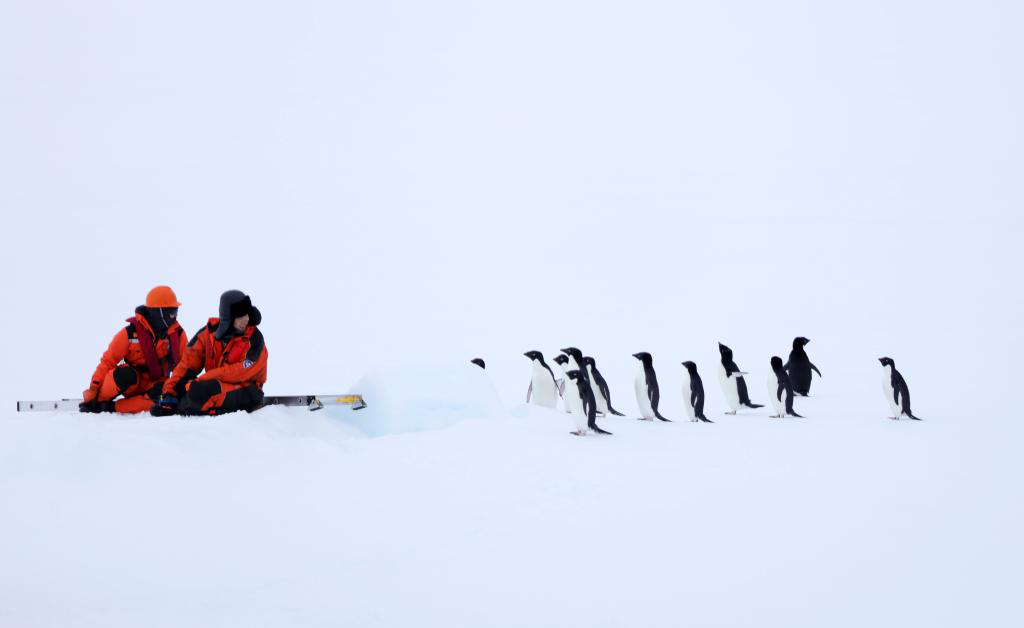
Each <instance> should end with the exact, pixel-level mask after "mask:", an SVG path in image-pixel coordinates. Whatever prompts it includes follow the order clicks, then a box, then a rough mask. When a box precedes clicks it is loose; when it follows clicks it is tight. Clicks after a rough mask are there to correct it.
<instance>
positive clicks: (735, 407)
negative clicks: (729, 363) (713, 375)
mask: <svg viewBox="0 0 1024 628" xmlns="http://www.w3.org/2000/svg"><path fill="white" fill-rule="evenodd" d="M718 381H719V382H720V383H721V384H722V392H723V393H725V400H726V401H727V402H728V403H729V409H730V410H732V411H733V412H734V413H735V412H737V411H739V409H740V389H739V385H738V383H737V381H736V377H729V374H728V373H726V372H725V365H723V364H719V365H718Z"/></svg>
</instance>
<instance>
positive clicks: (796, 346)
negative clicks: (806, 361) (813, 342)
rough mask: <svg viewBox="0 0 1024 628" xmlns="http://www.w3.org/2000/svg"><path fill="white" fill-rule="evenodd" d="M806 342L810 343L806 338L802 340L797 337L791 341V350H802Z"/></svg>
mask: <svg viewBox="0 0 1024 628" xmlns="http://www.w3.org/2000/svg"><path fill="white" fill-rule="evenodd" d="M808 342H810V340H808V339H807V338H804V337H803V336H797V337H796V338H794V339H793V348H794V349H802V348H803V347H804V346H805V345H806V344H807V343H808Z"/></svg>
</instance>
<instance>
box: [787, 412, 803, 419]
mask: <svg viewBox="0 0 1024 628" xmlns="http://www.w3.org/2000/svg"><path fill="white" fill-rule="evenodd" d="M789 416H795V417H796V418H798V419H802V418H804V417H803V416H801V415H799V414H797V413H796V412H790V413H789Z"/></svg>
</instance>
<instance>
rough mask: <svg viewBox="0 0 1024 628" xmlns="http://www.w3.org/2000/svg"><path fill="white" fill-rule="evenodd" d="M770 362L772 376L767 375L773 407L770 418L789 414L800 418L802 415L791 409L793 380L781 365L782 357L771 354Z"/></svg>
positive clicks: (778, 417) (779, 417)
mask: <svg viewBox="0 0 1024 628" xmlns="http://www.w3.org/2000/svg"><path fill="white" fill-rule="evenodd" d="M771 363H772V372H773V373H774V376H769V377H768V394H769V395H770V396H771V399H772V407H773V408H775V414H773V415H772V418H773V419H781V418H783V417H785V416H787V415H789V416H795V417H799V418H801V419H802V418H803V417H801V416H800V415H799V414H797V413H796V412H794V411H793V382H791V381H790V379H789V374H788V373H786V369H785V367H783V366H782V358H780V357H779V356H777V355H773V356H772V361H771Z"/></svg>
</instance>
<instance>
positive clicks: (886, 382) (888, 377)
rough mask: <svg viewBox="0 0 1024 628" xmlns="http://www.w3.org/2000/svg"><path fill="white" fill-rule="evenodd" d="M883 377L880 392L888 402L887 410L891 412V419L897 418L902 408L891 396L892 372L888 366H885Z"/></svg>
mask: <svg viewBox="0 0 1024 628" xmlns="http://www.w3.org/2000/svg"><path fill="white" fill-rule="evenodd" d="M883 373H884V375H883V376H882V392H883V393H884V394H885V400H886V401H887V402H889V410H890V411H892V416H893V418H897V417H899V416H900V415H901V414H902V413H903V408H901V407H900V406H899V404H897V403H896V398H895V396H894V395H893V389H892V371H891V370H890V367H889V366H886V367H885V369H884V370H883Z"/></svg>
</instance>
